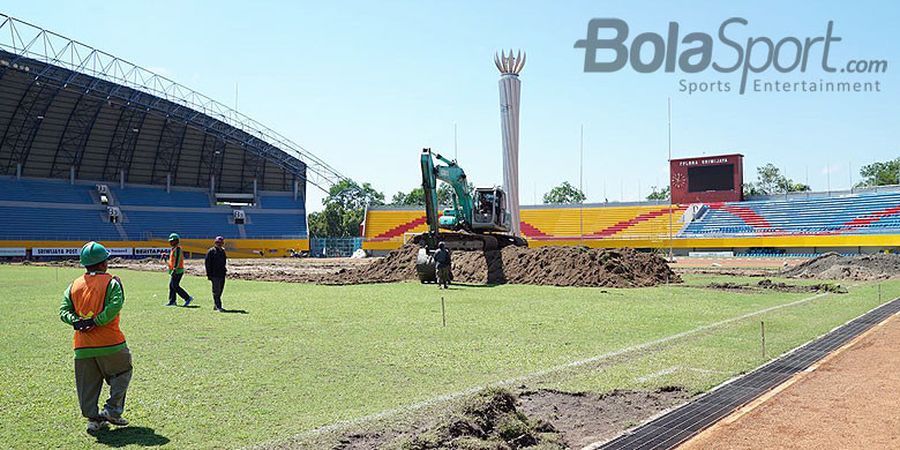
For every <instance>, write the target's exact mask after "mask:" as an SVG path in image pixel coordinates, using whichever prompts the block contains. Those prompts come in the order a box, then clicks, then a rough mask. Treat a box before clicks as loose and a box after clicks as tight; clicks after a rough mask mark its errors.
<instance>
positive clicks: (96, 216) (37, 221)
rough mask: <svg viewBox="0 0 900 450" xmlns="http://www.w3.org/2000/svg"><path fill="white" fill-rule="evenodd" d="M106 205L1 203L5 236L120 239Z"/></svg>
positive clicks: (2, 235)
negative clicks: (95, 207)
mask: <svg viewBox="0 0 900 450" xmlns="http://www.w3.org/2000/svg"><path fill="white" fill-rule="evenodd" d="M105 216H106V209H103V208H97V209H77V208H34V207H8V206H3V207H0V217H2V218H3V223H4V224H9V225H7V226H3V227H0V239H3V240H51V239H56V240H77V241H89V240H121V239H122V238H121V236H119V233H118V231H117V230H116V228H115V225H112V224H110V223H109V222H105V221H104V220H103V218H104V217H105Z"/></svg>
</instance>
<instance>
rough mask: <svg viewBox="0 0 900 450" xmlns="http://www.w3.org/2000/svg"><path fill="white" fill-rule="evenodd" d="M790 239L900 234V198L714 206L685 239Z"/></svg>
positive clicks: (852, 197)
mask: <svg viewBox="0 0 900 450" xmlns="http://www.w3.org/2000/svg"><path fill="white" fill-rule="evenodd" d="M785 234H787V235H809V234H814V235H815V234H900V192H891V193H873V194H856V195H847V196H842V197H819V198H810V199H804V200H785V201H773V200H767V201H749V202H734V203H725V204H723V205H710V208H709V210H708V211H707V212H706V214H705V215H704V216H703V217H702V218H701V219H699V220H697V221H694V222H692V223H691V224H689V225H688V226H687V228H685V230H684V231H683V232H682V233H681V234H680V235H681V236H684V237H692V236H704V237H710V236H711V235H715V236H725V237H729V236H733V237H743V236H766V235H785Z"/></svg>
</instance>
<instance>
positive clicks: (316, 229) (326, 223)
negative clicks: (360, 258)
mask: <svg viewBox="0 0 900 450" xmlns="http://www.w3.org/2000/svg"><path fill="white" fill-rule="evenodd" d="M322 204H324V205H325V209H324V210H322V211H321V212H314V213H310V214H309V217H308V221H309V233H310V234H311V235H313V236H316V237H354V236H359V225H360V224H361V223H362V221H363V219H364V217H363V216H364V215H365V209H366V207H367V206H375V205H383V204H384V194H382V193H381V192H378V191H376V190H375V188H373V187H372V186H371V185H370V184H369V183H363V184H362V185H360V184H358V183H356V182H355V181H353V180H349V179H345V180H341V181H340V182H338V183H335V185H334V186H331V188H330V189H328V196H326V197H325V198H324V199H323V200H322Z"/></svg>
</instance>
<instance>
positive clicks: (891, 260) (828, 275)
mask: <svg viewBox="0 0 900 450" xmlns="http://www.w3.org/2000/svg"><path fill="white" fill-rule="evenodd" d="M781 275H783V276H786V277H793V278H816V279H826V280H857V281H870V280H883V279H887V278H893V277H896V276H900V255H893V254H884V253H878V254H874V255H861V256H841V255H839V254H837V253H825V254H823V255H820V256H817V257H815V258H813V259H810V260H808V261H806V262H804V263H801V264H798V265H796V266H794V267H792V268H790V269H787V270H784V271H782V272H781Z"/></svg>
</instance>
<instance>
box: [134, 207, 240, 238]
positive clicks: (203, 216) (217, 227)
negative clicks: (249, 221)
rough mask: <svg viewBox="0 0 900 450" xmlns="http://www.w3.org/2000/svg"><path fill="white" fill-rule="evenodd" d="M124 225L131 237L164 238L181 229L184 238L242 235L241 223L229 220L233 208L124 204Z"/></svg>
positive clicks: (236, 236)
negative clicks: (135, 206)
mask: <svg viewBox="0 0 900 450" xmlns="http://www.w3.org/2000/svg"><path fill="white" fill-rule="evenodd" d="M122 213H123V214H124V215H125V220H124V221H123V222H122V226H123V227H124V228H125V232H126V233H128V237H130V238H131V239H138V240H139V239H150V238H156V239H159V238H163V237H165V236H168V235H169V233H172V232H177V233H178V234H179V235H181V237H183V238H209V237H214V236H219V235H221V236H225V237H226V238H239V237H240V232H239V230H238V227H237V225H234V224H231V223H229V218H230V217H231V211H223V210H219V209H210V210H209V211H206V212H193V211H162V212H160V211H133V210H128V209H127V208H123V210H122Z"/></svg>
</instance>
